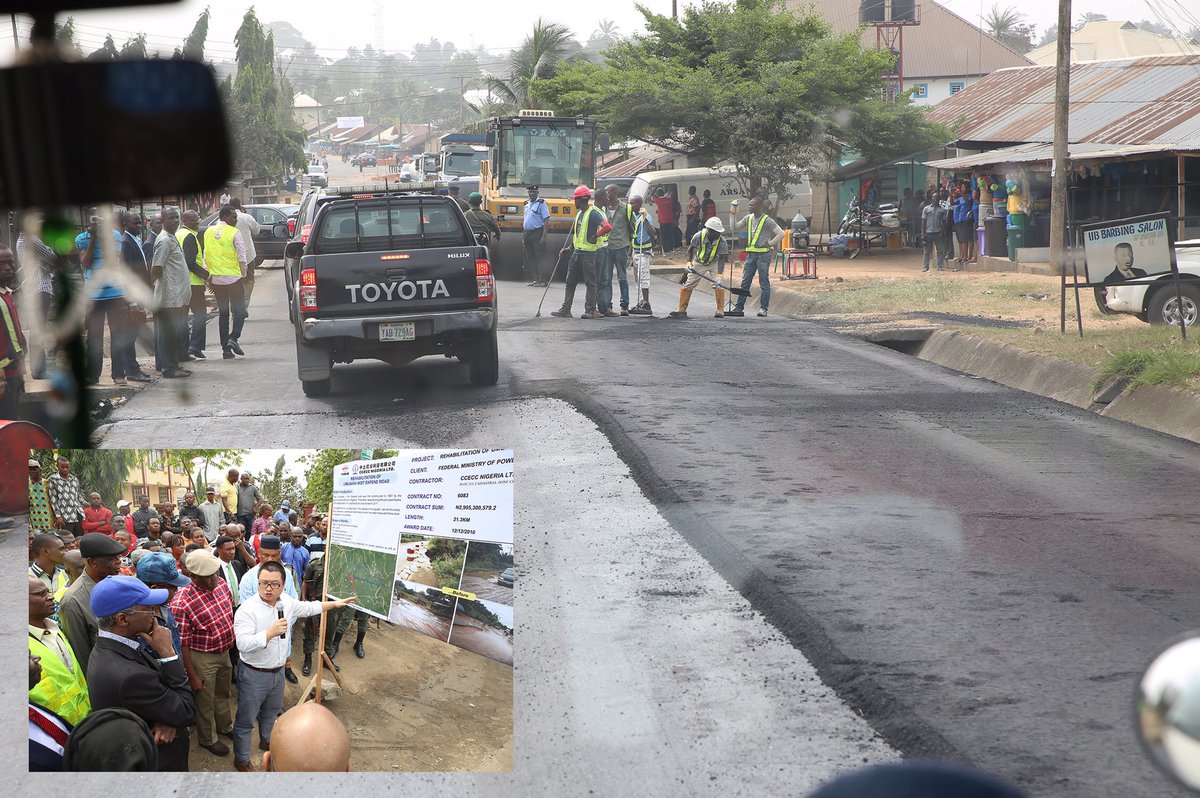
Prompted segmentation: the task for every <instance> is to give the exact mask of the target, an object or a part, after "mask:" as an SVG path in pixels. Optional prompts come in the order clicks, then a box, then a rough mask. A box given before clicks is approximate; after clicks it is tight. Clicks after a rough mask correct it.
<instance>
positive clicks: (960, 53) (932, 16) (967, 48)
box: [784, 0, 1032, 80]
mask: <svg viewBox="0 0 1200 798" xmlns="http://www.w3.org/2000/svg"><path fill="white" fill-rule="evenodd" d="M879 1H880V2H883V0H879ZM784 5H785V7H786V8H789V9H791V10H792V11H803V10H808V9H811V10H812V11H813V12H815V13H816V15H817V16H819V17H821V18H822V19H824V20H825V22H826V23H828V24H829V27H830V28H832V29H833V32H834V33H850V32H851V31H853V30H855V29H856V28H858V26H859V22H858V14H859V6H860V0H785V3H784ZM917 5H918V8H917V13H918V18H919V19H920V24H919V25H908V26H905V28H904V33H903V36H904V63H903V65H902V68H903V70H904V78H905V80H908V79H909V78H913V79H916V78H958V77H971V76H974V75H988V74H991V73H992V72H995V71H996V70H997V69H1004V68H1005V67H1016V66H1024V65H1026V64H1030V63H1032V62H1031V61H1030V60H1029V59H1028V58H1026V57H1025V56H1023V55H1021V54H1020V53H1018V52H1016V51H1015V50H1012V49H1011V48H1009V47H1008V46H1007V45H1004V44H1001V43H1000V42H999V41H998V40H996V39H994V38H992V37H991V36H989V35H988V34H987V33H985V32H983V31H982V30H980V29H979V28H977V27H976V26H974V25H972V24H971V23H970V22H968V21H967V20H965V19H963V18H962V17H960V16H958V15H957V14H955V13H954V12H953V11H950V10H949V9H948V8H945V7H944V6H940V5H938V4H937V3H935V2H933V1H932V0H922V2H920V3H918V4H917ZM862 43H863V44H864V45H865V46H867V47H875V45H876V43H877V36H876V33H875V29H874V28H871V27H868V28H867V29H866V30H864V31H863V33H862Z"/></svg>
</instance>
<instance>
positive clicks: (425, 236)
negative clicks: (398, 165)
mask: <svg viewBox="0 0 1200 798" xmlns="http://www.w3.org/2000/svg"><path fill="white" fill-rule="evenodd" d="M285 257H286V258H287V259H288V260H289V262H290V263H294V266H293V267H292V268H290V269H289V270H288V277H289V278H291V279H294V280H295V284H294V285H292V286H289V289H290V290H289V291H288V293H289V295H290V296H289V301H290V303H291V308H290V309H289V315H290V316H291V318H292V324H293V327H294V329H295V336H296V368H297V371H298V373H299V377H300V382H301V384H302V386H303V388H304V393H305V394H306V395H308V396H323V395H325V394H328V393H329V391H330V387H331V378H330V375H331V371H332V368H333V364H334V363H350V362H352V361H354V360H362V359H368V358H371V359H376V360H383V361H386V362H388V363H390V364H392V365H395V366H402V365H404V364H406V363H409V362H411V361H413V360H415V359H416V358H418V357H422V356H425V355H444V356H447V357H457V358H458V359H459V360H461V361H463V362H465V363H466V364H467V367H468V369H469V373H470V380H471V383H472V384H473V385H479V386H486V385H495V384H496V381H497V379H498V378H499V356H498V352H497V349H496V281H495V278H494V276H493V275H492V268H491V263H490V262H489V260H488V251H487V248H486V247H484V246H481V245H480V244H479V243H478V242H477V241H476V240H475V238H474V237H473V236H472V233H471V229H470V226H469V225H468V224H467V220H466V217H464V216H463V213H462V211H461V210H460V209H459V207H458V205H457V204H456V203H455V202H454V200H453V199H451V198H449V197H444V196H436V195H430V194H406V193H400V192H384V193H376V194H369V195H365V196H353V195H351V196H348V197H346V198H345V199H331V200H329V201H327V202H324V203H322V204H321V205H320V207H319V208H318V209H317V211H316V214H315V216H314V217H313V220H312V226H311V229H310V230H309V231H308V235H307V237H306V239H305V241H303V242H300V241H292V242H291V243H289V244H288V245H287V249H286V252H285Z"/></svg>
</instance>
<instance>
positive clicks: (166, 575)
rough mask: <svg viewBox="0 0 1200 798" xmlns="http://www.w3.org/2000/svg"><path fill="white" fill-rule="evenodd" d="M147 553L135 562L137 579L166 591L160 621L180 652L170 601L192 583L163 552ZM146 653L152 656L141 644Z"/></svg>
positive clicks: (171, 558)
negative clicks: (180, 589) (176, 593)
mask: <svg viewBox="0 0 1200 798" xmlns="http://www.w3.org/2000/svg"><path fill="white" fill-rule="evenodd" d="M161 548H162V547H161V544H160V546H159V551H150V552H147V553H146V555H145V556H143V557H142V558H141V559H140V560H138V562H137V578H138V579H141V580H142V581H143V582H145V583H146V584H147V585H148V586H149V587H151V588H155V589H162V590H165V591H167V596H168V598H167V603H166V604H163V605H162V619H163V623H165V624H166V625H167V628H168V629H170V630H171V642H173V643H174V644H175V650H176V651H182V650H183V649H182V648H181V646H182V645H183V644H182V642H181V640H180V637H179V624H178V623H176V621H175V615H174V614H173V613H172V612H171V607H170V604H171V599H173V598H175V591H176V590H178V589H179V588H181V587H187V586H188V585H190V584H191V583H192V580H190V579H188V578H187V577H186V576H184V575H183V574H182V573H180V572H179V568H178V566H176V565H175V558H174V557H172V556H171V555H170V554H167V553H166V552H165V551H162V550H161ZM143 648H145V649H146V653H148V654H153V653H154V651H153V650H151V648H150V647H149V645H147V644H143Z"/></svg>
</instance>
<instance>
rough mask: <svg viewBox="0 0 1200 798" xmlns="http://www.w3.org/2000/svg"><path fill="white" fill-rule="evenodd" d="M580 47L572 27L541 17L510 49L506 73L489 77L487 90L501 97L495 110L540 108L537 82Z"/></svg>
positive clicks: (546, 76)
mask: <svg viewBox="0 0 1200 798" xmlns="http://www.w3.org/2000/svg"><path fill="white" fill-rule="evenodd" d="M610 24H611V23H610ZM580 49H581V48H580V47H579V45H578V43H576V42H575V40H574V39H573V38H572V34H571V29H570V28H568V27H567V26H565V25H560V24H558V23H557V22H546V21H545V20H542V19H538V21H537V22H536V23H534V26H533V32H532V33H530V34H529V35H528V36H526V37H525V40H524V41H523V42H521V46H520V47H518V48H517V49H515V50H513V51H512V52H511V53H509V55H508V73H507V76H506V77H505V78H503V79H501V78H489V79H488V82H487V88H488V91H489V92H491V94H492V95H493V96H495V97H496V98H497V99H498V100H499V102H498V103H497V104H496V105H495V106H494V107H493V108H492V111H493V112H494V113H515V112H516V111H518V110H520V109H522V108H541V107H542V106H541V105H539V104H538V98H537V97H536V96H535V95H534V94H533V92H532V91H531V89H532V87H533V85H534V82H535V81H538V80H546V79H549V78H552V77H554V75H555V73H556V72H557V71H558V69H559V66H560V64H562V63H563V62H565V61H566V60H567V59H568V58H570V56H572V55H575V54H577V53H578V51H579V50H580Z"/></svg>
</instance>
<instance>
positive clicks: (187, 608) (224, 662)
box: [171, 550, 234, 756]
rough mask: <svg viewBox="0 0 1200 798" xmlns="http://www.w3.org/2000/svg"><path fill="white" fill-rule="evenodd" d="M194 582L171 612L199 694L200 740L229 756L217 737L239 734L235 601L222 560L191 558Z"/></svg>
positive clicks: (185, 664) (207, 556) (189, 565)
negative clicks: (233, 655)
mask: <svg viewBox="0 0 1200 798" xmlns="http://www.w3.org/2000/svg"><path fill="white" fill-rule="evenodd" d="M185 562H186V565H187V569H188V572H189V573H190V574H191V575H192V583H191V584H190V585H187V586H186V587H181V588H179V590H177V591H176V592H175V597H174V598H173V599H171V613H172V614H173V615H174V616H175V622H176V623H178V624H179V641H180V643H181V650H180V654H181V655H182V657H183V667H184V669H185V670H187V675H188V684H189V685H190V686H191V688H192V692H193V693H195V695H196V736H197V737H198V738H199V742H200V747H201V748H207V749H208V751H209V752H210V753H212V754H213V755H214V756H225V755H226V754H228V753H229V747H228V746H227V745H225V743H223V742H221V741H220V740H218V739H217V734H224V735H227V736H231V735H232V734H233V714H232V711H231V708H230V679H231V678H232V677H233V663H232V662H231V661H230V659H229V649H231V648H233V642H234V641H233V596H232V593H231V592H230V591H229V588H228V585H227V584H226V583H225V580H223V579H222V578H221V577H220V576H219V575H218V574H219V572H220V571H221V565H222V563H221V560H219V559H218V558H216V557H214V556H213V555H211V554H209V553H208V551H207V550H200V551H193V552H192V553H191V554H189V555H187V557H186V558H185Z"/></svg>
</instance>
